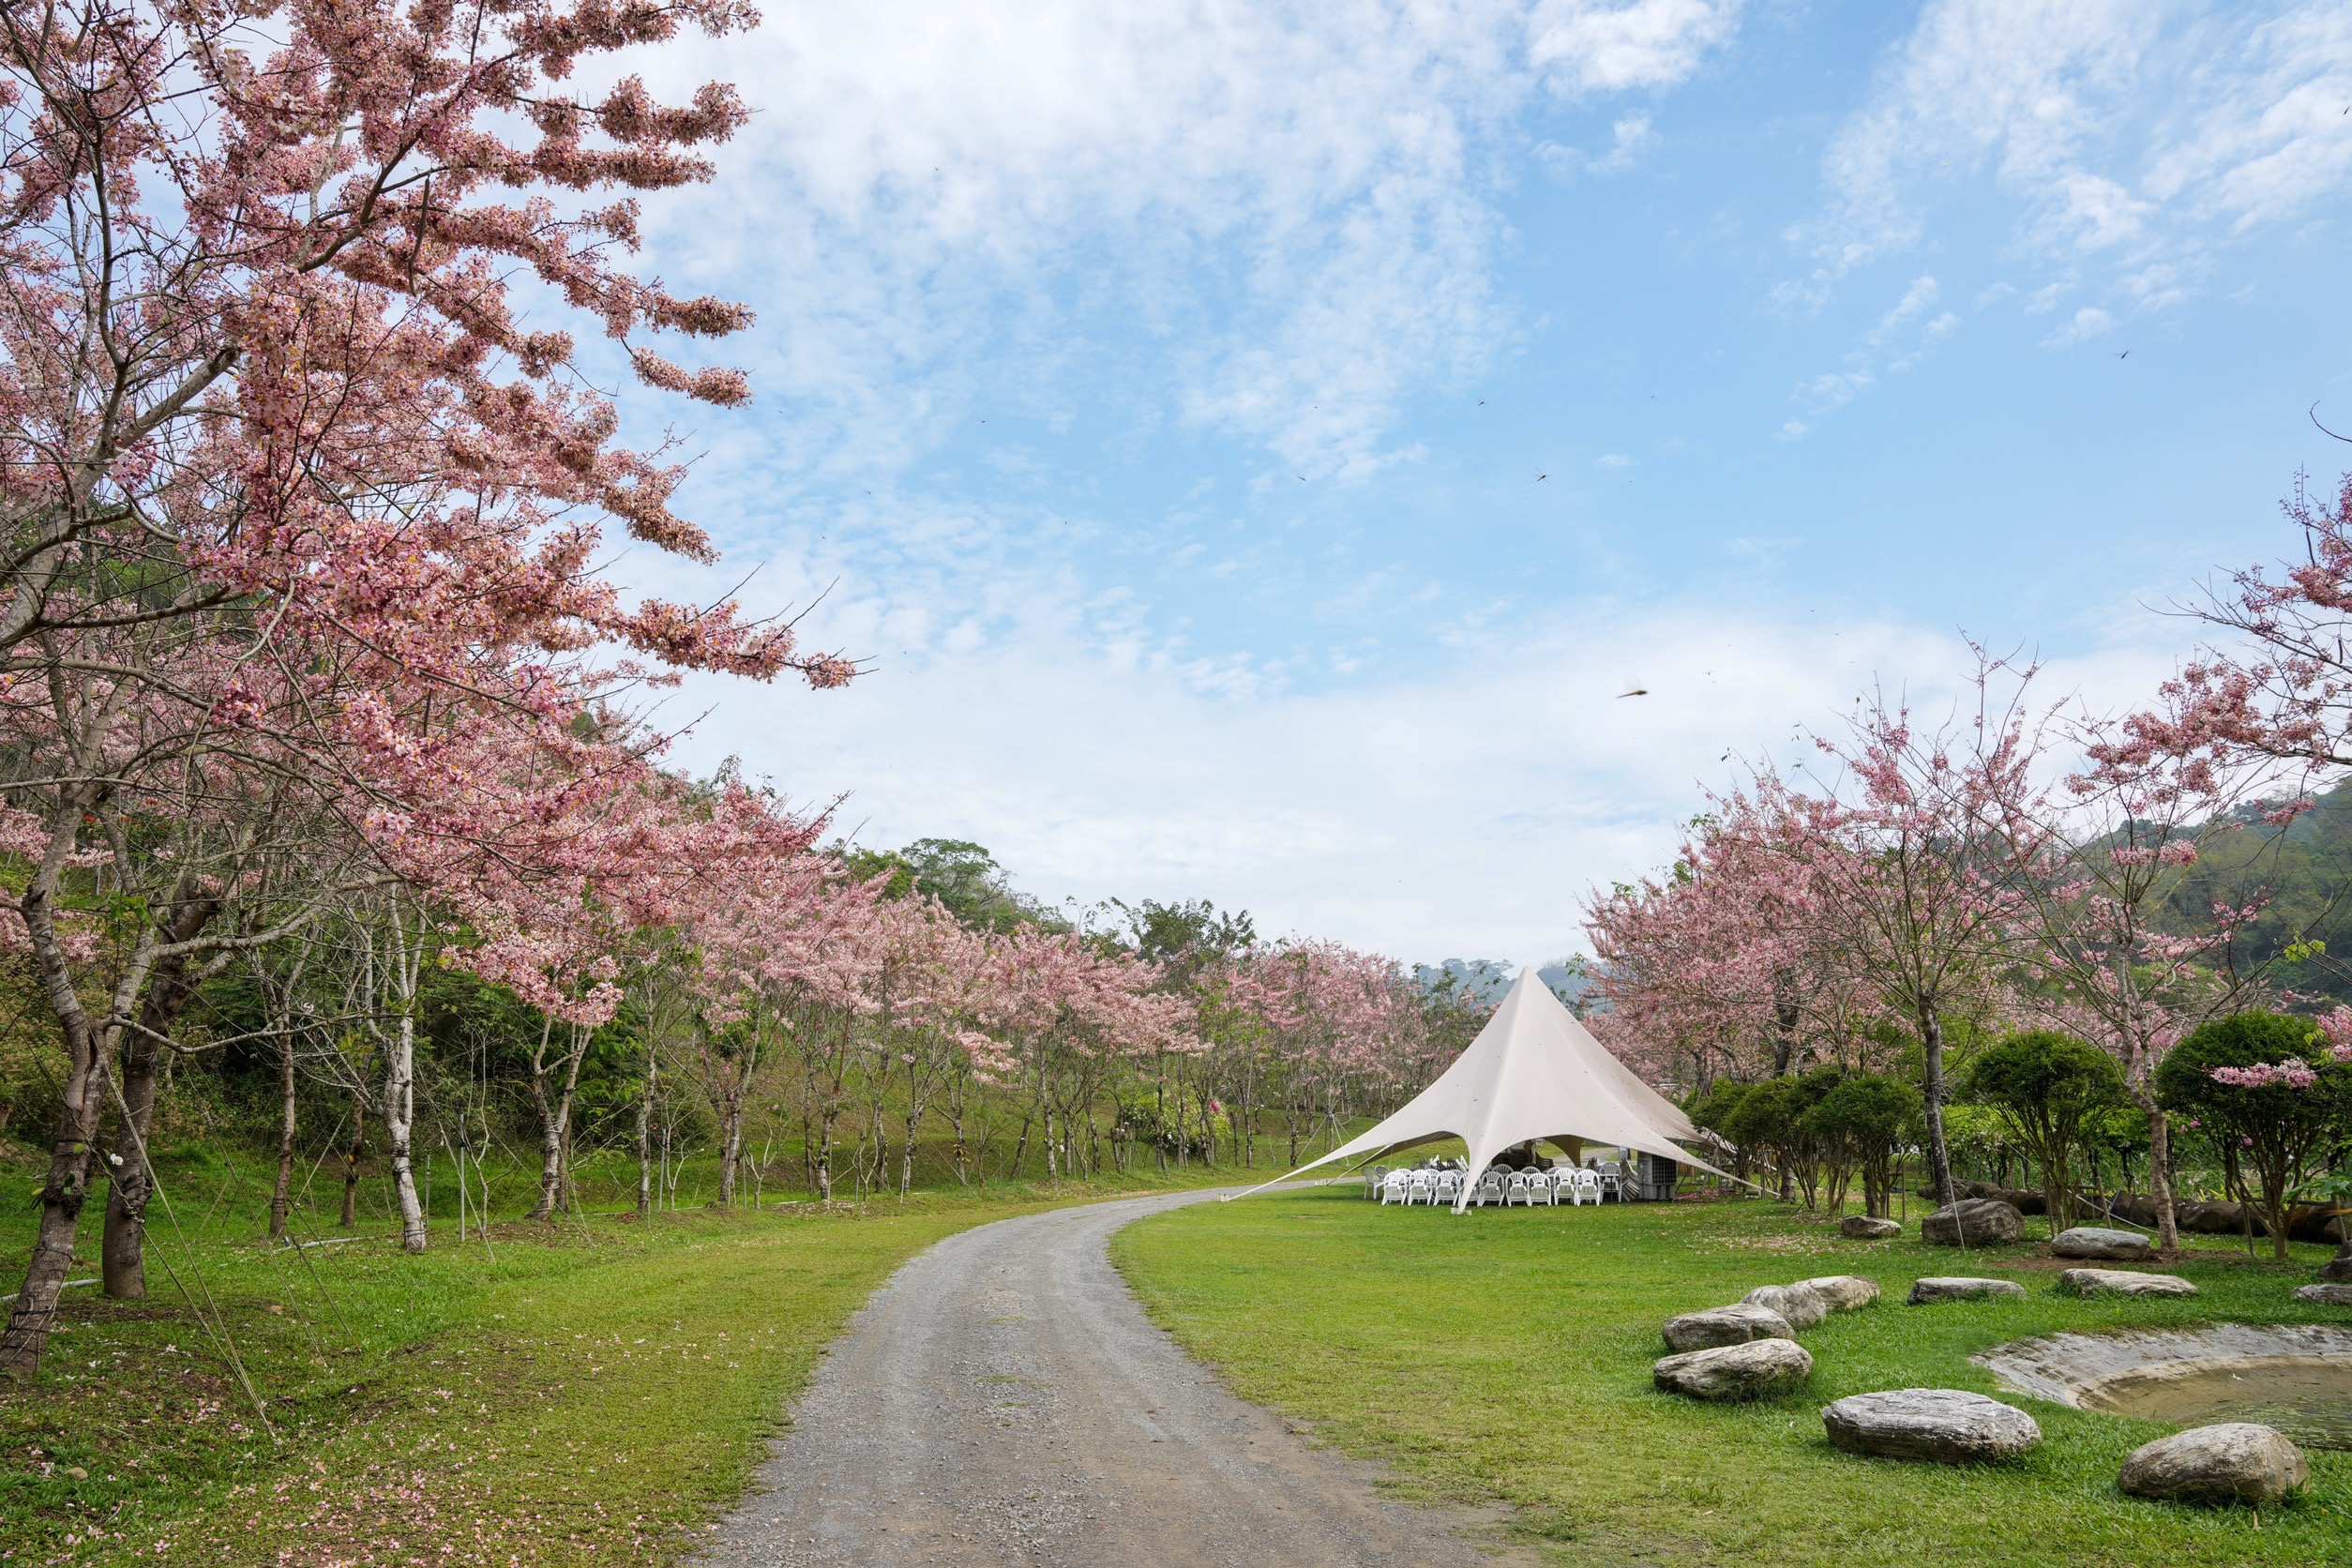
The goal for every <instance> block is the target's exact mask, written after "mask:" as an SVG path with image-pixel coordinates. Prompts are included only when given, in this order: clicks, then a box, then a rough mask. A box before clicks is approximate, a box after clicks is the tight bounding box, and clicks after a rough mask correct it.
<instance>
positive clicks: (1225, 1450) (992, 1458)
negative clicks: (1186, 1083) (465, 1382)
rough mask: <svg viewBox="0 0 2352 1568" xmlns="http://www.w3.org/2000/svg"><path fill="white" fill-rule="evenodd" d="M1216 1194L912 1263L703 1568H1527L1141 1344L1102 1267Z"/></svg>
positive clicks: (863, 1314) (1097, 1209)
mask: <svg viewBox="0 0 2352 1568" xmlns="http://www.w3.org/2000/svg"><path fill="white" fill-rule="evenodd" d="M1216 1196H1217V1195H1216V1194H1215V1193H1211V1192H1193V1193H1176V1194H1168V1195H1163V1196H1157V1197H1153V1198H1144V1199H1123V1200H1120V1201H1118V1202H1111V1203H1096V1204H1089V1205H1086V1206H1084V1207H1080V1208H1072V1209H1059V1210H1055V1211H1052V1212H1050V1213H1048V1214H1028V1215H1024V1216H1022V1217H1020V1218H1018V1219H1008V1220H1000V1221H998V1222H997V1223H995V1224H993V1225H984V1226H980V1227H978V1228H976V1229H971V1230H966V1231H963V1232H961V1233H960V1234H958V1235H955V1236H951V1237H949V1238H948V1239H947V1240H945V1241H943V1242H942V1243H940V1244H938V1245H937V1246H934V1247H933V1248H931V1250H930V1251H928V1252H926V1253H924V1254H923V1255H922V1256H921V1257H919V1258H916V1259H913V1260H912V1262H909V1263H908V1264H907V1265H906V1266H905V1267H903V1268H901V1269H900V1270H899V1271H898V1273H897V1274H896V1275H894V1276H893V1277H892V1279H891V1281H890V1283H889V1284H888V1285H886V1286H885V1287H883V1289H882V1290H881V1291H879V1292H878V1293H877V1294H876V1295H875V1296H874V1298H873V1300H872V1301H870V1302H868V1303H867V1305H866V1306H865V1308H864V1309H863V1310H862V1311H860V1312H859V1314H858V1315H857V1317H855V1318H854V1319H852V1320H851V1323H850V1327H849V1329H848V1332H847V1333H845V1334H843V1336H842V1337H841V1338H840V1339H839V1340H838V1341H837V1342H836V1343H835V1344H834V1346H833V1347H832V1349H831V1350H830V1351H829V1352H828V1355H827V1359H826V1360H825V1361H824V1363H823V1364H822V1365H821V1366H820V1367H819V1369H818V1372H817V1376H816V1379H815V1381H814V1382H813V1384H812V1385H811V1386H810V1388H809V1390H808V1393H807V1395H806V1396H805V1397H804V1398H803V1399H802V1400H801V1401H800V1403H799V1405H798V1406H797V1407H796V1408H795V1409H794V1410H793V1411H792V1430H791V1431H790V1433H789V1434H788V1435H787V1436H785V1437H784V1438H783V1439H781V1440H779V1441H778V1442H777V1444H776V1453H775V1456H774V1457H773V1458H771V1459H770V1460H769V1461H768V1463H767V1465H766V1467H765V1468H764V1469H763V1470H761V1472H760V1479H759V1486H760V1488H761V1489H760V1490H759V1491H758V1492H757V1493H755V1494H754V1496H753V1497H752V1498H751V1500H749V1501H748V1502H746V1504H745V1506H744V1507H743V1508H742V1509H741V1510H739V1511H738V1512H737V1513H736V1514H735V1515H733V1516H732V1517H731V1518H730V1519H728V1520H727V1521H726V1523H725V1524H724V1525H722V1526H721V1527H720V1530H718V1532H717V1533H716V1536H715V1537H714V1546H713V1549H712V1552H711V1556H710V1558H709V1561H711V1562H713V1563H714V1564H726V1565H730V1568H732V1565H739V1564H740V1565H754V1564H756V1565H757V1568H801V1565H804V1564H806V1565H810V1568H814V1565H817V1564H824V1565H827V1568H831V1565H834V1564H849V1565H867V1564H875V1565H880V1564H889V1565H894V1568H895V1565H897V1564H902V1563H905V1564H912V1563H933V1562H937V1563H957V1564H993V1563H1004V1564H1016V1563H1018V1564H1055V1565H1061V1564H1068V1565H1071V1568H1078V1565H1081V1564H1082V1565H1086V1568H1129V1565H1138V1568H1139V1565H1142V1564H1153V1565H1154V1568H1159V1565H1186V1564H1201V1565H1203V1568H1206V1565H1210V1564H1217V1565H1223V1564H1251V1565H1253V1568H1255V1565H1266V1564H1280V1565H1283V1568H1317V1565H1322V1564H1330V1565H1334V1568H1339V1565H1346V1568H1388V1565H1390V1564H1396V1565H1403V1564H1414V1565H1422V1564H1438V1563H1494V1562H1499V1561H1500V1562H1513V1561H1520V1562H1530V1561H1533V1559H1532V1558H1531V1557H1527V1556H1524V1555H1521V1554H1519V1553H1516V1552H1512V1551H1507V1550H1503V1549H1501V1548H1500V1543H1499V1540H1498V1520H1497V1519H1496V1518H1495V1517H1493V1516H1491V1515H1470V1514H1465V1513H1461V1512H1454V1511H1446V1510H1440V1509H1434V1508H1417V1507H1412V1506H1409V1505H1407V1504H1403V1503H1399V1502H1395V1501H1393V1500H1389V1499H1387V1498H1384V1497H1381V1496H1380V1495H1379V1494H1378V1493H1377V1492H1376V1491H1375V1490H1374V1483H1375V1482H1376V1481H1377V1480H1378V1479H1379V1477H1380V1473H1381V1472H1380V1469H1379V1467H1377V1466H1373V1465H1369V1464H1364V1463H1363V1462H1360V1461H1355V1460H1350V1459H1348V1458H1345V1457H1344V1456H1342V1455H1338V1454H1336V1453H1334V1451H1332V1450H1330V1449H1327V1448H1321V1447H1318V1446H1314V1445H1312V1444H1310V1443H1309V1442H1307V1441H1305V1440H1303V1439H1302V1438H1301V1437H1300V1436H1299V1435H1298V1434H1297V1433H1295V1432H1294V1431H1293V1430H1292V1429H1291V1428H1290V1427H1289V1425H1287V1424H1286V1423H1285V1422H1284V1421H1283V1420H1282V1419H1281V1418H1280V1417H1278V1416H1275V1415H1274V1414H1273V1413H1271V1412H1270V1411H1267V1410H1261V1409H1259V1407H1258V1406H1255V1405H1251V1404H1247V1403H1245V1402H1244V1401H1242V1400H1240V1399H1237V1398H1235V1397H1234V1396H1233V1395H1231V1394H1229V1392H1227V1390H1226V1389H1225V1387H1224V1385H1223V1384H1222V1383H1220V1382H1219V1381H1218V1380H1217V1379H1216V1378H1215V1376H1214V1374H1212V1373H1210V1372H1208V1371H1207V1370H1205V1369H1204V1368H1202V1367H1201V1366H1199V1364H1196V1363H1195V1362H1193V1361H1192V1360H1190V1359H1189V1358H1188V1357H1186V1356H1185V1355H1184V1352H1183V1351H1181V1350H1179V1349H1177V1348H1176V1344H1175V1342H1174V1341H1173V1340H1171V1339H1170V1338H1168V1335H1167V1334H1163V1333H1161V1332H1160V1331H1159V1330H1158V1329H1157V1328H1154V1327H1153V1325H1152V1323H1151V1322H1150V1321H1149V1320H1148V1319H1146V1318H1145V1317H1144V1315H1143V1310H1142V1308H1141V1307H1140V1306H1139V1305H1138V1304H1137V1302H1136V1299H1135V1297H1134V1296H1133V1295H1132V1294H1131V1293H1130V1292H1129V1291H1128V1289H1127V1287H1126V1284H1125V1282H1124V1281H1123V1280H1122V1279H1121V1278H1120V1276H1119V1274H1118V1273H1117V1272H1116V1271H1115V1270H1113V1269H1112V1267H1111V1266H1110V1259H1109V1257H1108V1253H1107V1252H1106V1251H1105V1248H1104V1244H1105V1243H1106V1242H1107V1241H1108V1238H1109V1236H1110V1233H1111V1232H1112V1231H1114V1230H1116V1229H1119V1228H1120V1227H1121V1226H1123V1225H1125V1224H1127V1223H1128V1222H1129V1221H1131V1220H1135V1219H1139V1218H1141V1217H1142V1216H1143V1215H1145V1214H1155V1213H1157V1212H1159V1211H1160V1210H1163V1209H1170V1208H1174V1207H1176V1206H1178V1205H1180V1204H1184V1203H1195V1202H1199V1201H1200V1200H1202V1199H1209V1198H1214V1197H1216Z"/></svg>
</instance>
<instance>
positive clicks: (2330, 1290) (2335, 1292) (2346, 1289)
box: [2295, 1285, 2352, 1306]
mask: <svg viewBox="0 0 2352 1568" xmlns="http://www.w3.org/2000/svg"><path fill="white" fill-rule="evenodd" d="M2295 1299H2296V1300H2297V1301H2299V1302H2317V1303H2319V1304H2321V1305H2323V1306H2352V1285H2298V1286H2297V1287H2295Z"/></svg>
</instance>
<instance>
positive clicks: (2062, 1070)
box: [1966, 1029, 2123, 1230]
mask: <svg viewBox="0 0 2352 1568" xmlns="http://www.w3.org/2000/svg"><path fill="white" fill-rule="evenodd" d="M1966 1086H1967V1089H1968V1093H1972V1094H1974V1095H1975V1096H1976V1097H1977V1098H1978V1099H1979V1100H1981V1101H1983V1103H1985V1104H1987V1105H1989V1106H1991V1107H1993V1108H1995V1109H1996V1110H1998V1111H1999V1112H2000V1114H2001V1116H2002V1117H2003V1118H2004V1119H2005V1120H2006V1121H2007V1122H2008V1123H2009V1125H2010V1128H2011V1130H2012V1131H2013V1133H2014V1135H2015V1137H2016V1139H2017V1141H2018V1142H2019V1143H2021V1144H2023V1145H2024V1146H2025V1147H2026V1148H2028V1149H2029V1150H2031V1151H2032V1153H2033V1156H2034V1161H2035V1163H2036V1164H2037V1165H2039V1166H2040V1167H2041V1168H2042V1186H2043V1196H2044V1197H2045V1198H2046V1199H2048V1201H2049V1205H2050V1226H2051V1229H2053V1230H2063V1229H2066V1228H2067V1226H2068V1225H2070V1224H2072V1223H2073V1214H2074V1180H2073V1169H2074V1164H2075V1160H2074V1155H2075V1152H2076V1151H2077V1150H2079V1149H2080V1148H2081V1147H2082V1145H2083V1138H2084V1132H2085V1128H2086V1126H2087V1125H2088V1123H2089V1122H2090V1119H2091V1118H2093V1117H2095V1116H2100V1115H2102V1114H2103V1113H2104V1112H2105V1111H2107V1110H2110V1109H2112V1108H2115V1107H2116V1106H2118V1105H2120V1104H2122V1103H2123V1074H2122V1072H2121V1071H2120V1070H2119V1069H2118V1068H2117V1066H2116V1064H2115V1062H2114V1059H2113V1058H2111V1057H2109V1056H2108V1055H2107V1053H2106V1052H2105V1051H2103V1050H2101V1049H2100V1048H2098V1047H2096V1046H2094V1045H2092V1044H2090V1043H2089V1042H2088V1041H2087V1040H2078V1039H2076V1038H2075V1037H2074V1036H2073V1035H2072V1034H2061V1033H2058V1031H2056V1030H2050V1029H2028V1030H2021V1031H2019V1032H2018V1033H2014V1034H2011V1035H2008V1036H2006V1037H2004V1038H2003V1039H2001V1040H1999V1041H1998V1042H1997V1043H1995V1044H1993V1045H1990V1046H1987V1047H1985V1048H1983V1049H1982V1050H1980V1051H1978V1052H1977V1053H1976V1055H1975V1056H1974V1057H1972V1058H1971V1059H1970V1060H1969V1062H1968V1072H1967V1075H1966Z"/></svg>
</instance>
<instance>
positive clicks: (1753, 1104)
mask: <svg viewBox="0 0 2352 1568" xmlns="http://www.w3.org/2000/svg"><path fill="white" fill-rule="evenodd" d="M1846 1077H1847V1075H1846V1072H1845V1070H1844V1069H1843V1068H1840V1067H1833V1066H1832V1067H1816V1068H1815V1069H1814V1070H1813V1071H1812V1072H1810V1073H1807V1074H1805V1075H1804V1076H1803V1077H1802V1078H1766V1079H1765V1080H1764V1081H1763V1082H1761V1083H1758V1084H1756V1085H1754V1086H1752V1087H1751V1088H1750V1089H1749V1090H1748V1092H1747V1093H1745V1094H1743V1095H1741V1097H1740V1102H1739V1104H1738V1106H1737V1107H1735V1108H1733V1109H1732V1111H1731V1113H1730V1114H1729V1115H1728V1116H1727V1117H1726V1119H1725V1122H1724V1125H1723V1128H1722V1129H1721V1130H1722V1133H1723V1136H1724V1137H1726V1138H1729V1139H1730V1140H1731V1141H1732V1142H1734V1143H1736V1144H1738V1145H1739V1146H1740V1147H1741V1149H1743V1150H1745V1149H1757V1148H1761V1149H1769V1150H1771V1151H1772V1153H1773V1154H1774V1155H1775V1156H1776V1159H1777V1163H1778V1164H1779V1166H1780V1168H1781V1169H1782V1170H1783V1171H1784V1172H1785V1173H1786V1174H1787V1176H1789V1177H1790V1178H1791V1179H1793V1180H1794V1181H1795V1183H1796V1184H1797V1188H1798V1190H1799V1191H1800V1192H1801V1193H1802V1195H1803V1198H1804V1204H1805V1207H1806V1208H1808V1209H1810V1208H1814V1207H1816V1206H1817V1205H1818V1204H1819V1203H1820V1201H1821V1199H1822V1197H1823V1189H1824V1187H1825V1185H1826V1187H1827V1195H1828V1198H1829V1200H1830V1202H1831V1204H1832V1205H1835V1204H1837V1203H1840V1202H1843V1201H1844V1199H1845V1196H1846V1181H1847V1177H1848V1176H1849V1175H1850V1174H1851V1173H1852V1171H1853V1169H1854V1164H1853V1161H1852V1159H1851V1157H1850V1155H1851V1153H1852V1150H1851V1147H1850V1145H1849V1144H1848V1143H1847V1141H1846V1139H1845V1138H1843V1137H1842V1136H1829V1135H1825V1134H1824V1132H1823V1131H1822V1130H1821V1129H1820V1128H1819V1127H1818V1126H1817V1125H1816V1123H1814V1121H1813V1120H1812V1112H1813V1109H1814V1108H1815V1107H1817V1106H1818V1105H1819V1104H1820V1103H1821V1102H1822V1101H1823V1100H1825V1099H1827V1098H1828V1097H1829V1096H1830V1095H1831V1094H1832V1093H1834V1092H1835V1091H1836V1090H1837V1088H1838V1086H1839V1085H1840V1084H1842V1083H1843V1082H1845V1080H1846Z"/></svg>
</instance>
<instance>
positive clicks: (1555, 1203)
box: [1544, 1170, 1566, 1208]
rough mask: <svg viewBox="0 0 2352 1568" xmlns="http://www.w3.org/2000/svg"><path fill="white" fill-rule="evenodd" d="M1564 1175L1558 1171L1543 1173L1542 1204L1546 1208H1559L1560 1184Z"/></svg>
mask: <svg viewBox="0 0 2352 1568" xmlns="http://www.w3.org/2000/svg"><path fill="white" fill-rule="evenodd" d="M1565 1174H1566V1172H1564V1171H1559V1170H1546V1171H1545V1172H1544V1203H1545V1207H1546V1208H1558V1207H1559V1206H1560V1178H1561V1177H1562V1176H1563V1175H1565Z"/></svg>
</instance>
